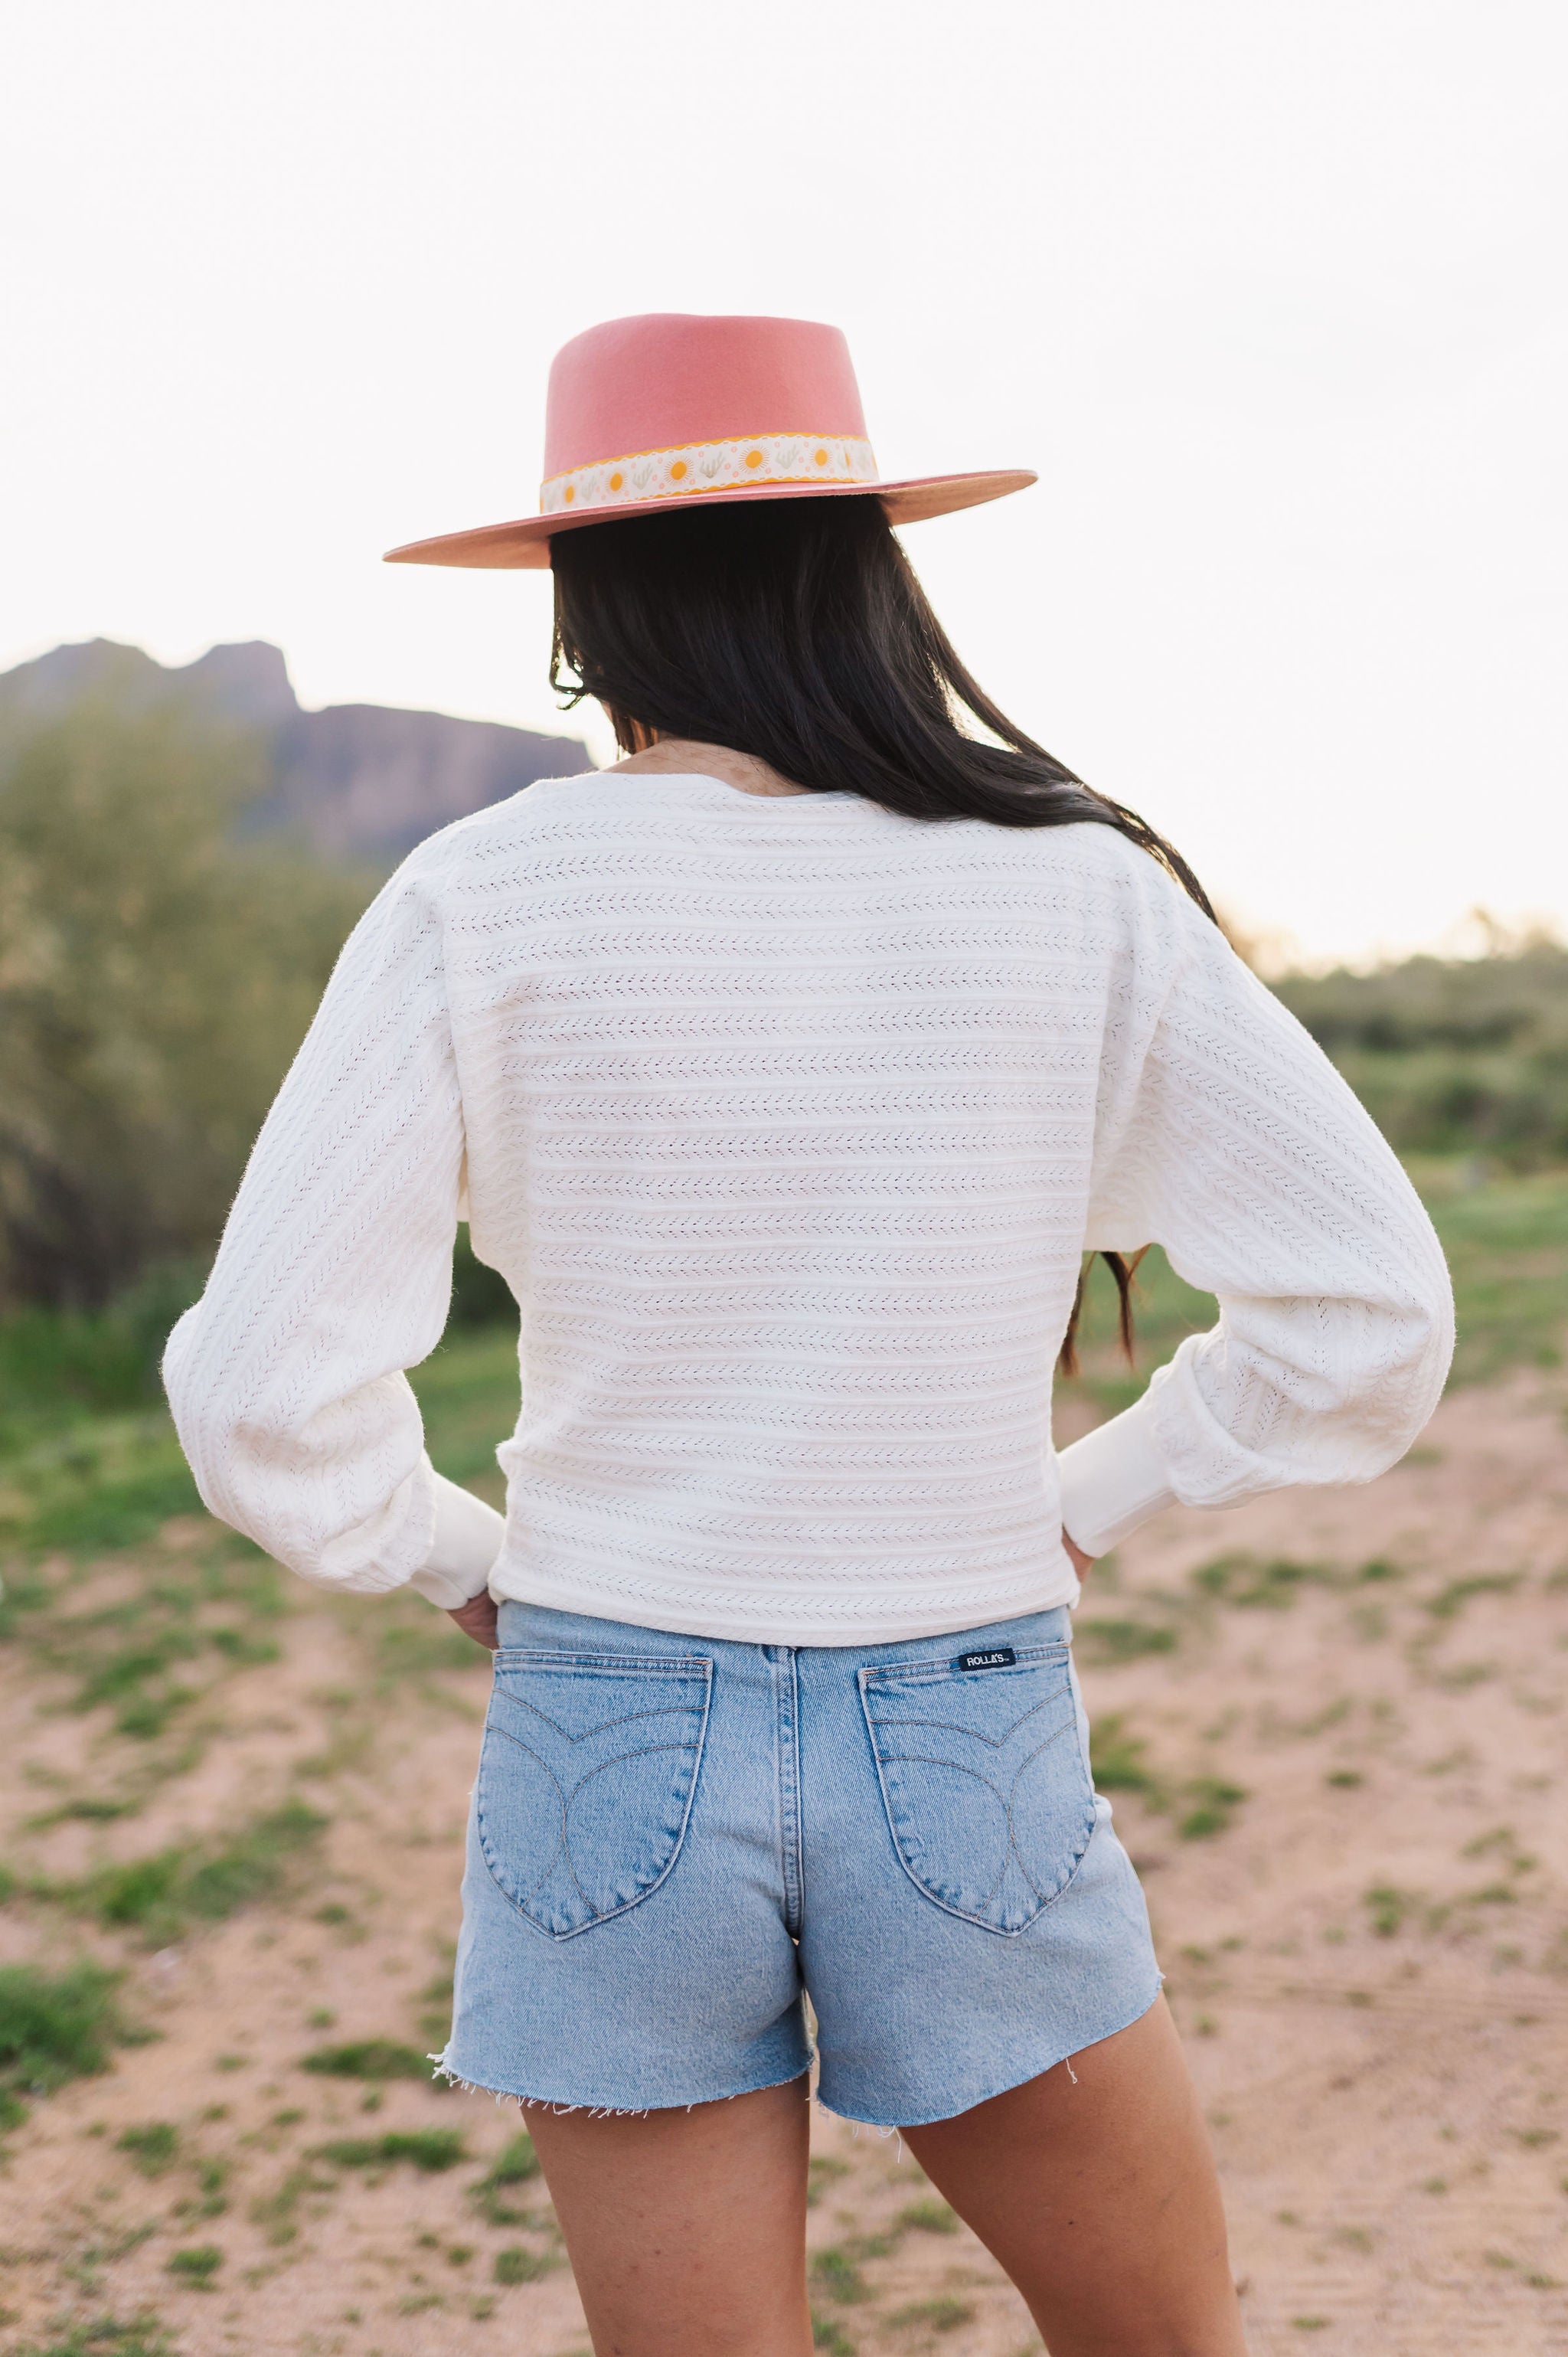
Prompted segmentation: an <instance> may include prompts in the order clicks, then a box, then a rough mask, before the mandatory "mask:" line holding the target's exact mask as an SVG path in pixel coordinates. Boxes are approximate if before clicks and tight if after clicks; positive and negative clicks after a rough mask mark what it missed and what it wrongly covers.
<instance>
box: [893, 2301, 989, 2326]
mask: <svg viewBox="0 0 1568 2357" xmlns="http://www.w3.org/2000/svg"><path fill="white" fill-rule="evenodd" d="M887 2321H888V2323H889V2324H890V2325H891V2326H892V2328H893V2330H894V2331H895V2332H908V2331H909V2330H912V2329H913V2328H914V2327H915V2326H916V2325H924V2326H925V2328H926V2330H928V2331H929V2332H956V2331H957V2330H958V2329H959V2326H960V2325H961V2324H972V2323H973V2321H974V2310H973V2309H972V2307H971V2306H970V2304H969V2302H968V2301H967V2300H966V2299H917V2300H912V2301H911V2302H910V2304H909V2306H908V2308H896V2309H894V2310H893V2313H892V2315H891V2316H890V2317H889V2318H888V2319H887Z"/></svg>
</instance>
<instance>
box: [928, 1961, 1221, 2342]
mask: <svg viewBox="0 0 1568 2357" xmlns="http://www.w3.org/2000/svg"><path fill="white" fill-rule="evenodd" d="M904 2135H905V2141H906V2142H907V2143H908V2146H909V2147H910V2150H911V2151H912V2152H913V2153H914V2155H915V2158H917V2160H918V2162H919V2164H920V2166H921V2168H922V2169H924V2170H925V2171H926V2174H927V2176H928V2177H929V2178H930V2179H931V2180H932V2182H933V2184H935V2185H936V2186H937V2187H938V2188H939V2190H940V2191H941V2192H943V2193H944V2194H946V2196H947V2198H948V2200H949V2201H950V2202H951V2203H952V2206H953V2208H954V2209H955V2210H956V2211H957V2212H958V2213H959V2215H960V2217H961V2218H963V2219H964V2220H965V2221H966V2222H968V2223H969V2224H970V2225H971V2226H972V2228H973V2229H974V2232H975V2233H977V2234H978V2235H979V2237H980V2239H981V2241H982V2242H983V2244H985V2246H986V2248H987V2249H988V2250H989V2251H990V2252H991V2253H992V2254H993V2256H994V2257H996V2258H997V2259H999V2260H1000V2262H1001V2264H1002V2265H1003V2266H1004V2267H1005V2268H1006V2270H1007V2273H1008V2274H1009V2275H1010V2276H1012V2278H1013V2281H1014V2282H1015V2284H1016V2285H1017V2287H1018V2288H1019V2290H1020V2291H1021V2292H1022V2293H1023V2295H1024V2298H1026V2300H1027V2301H1028V2303H1029V2307H1030V2309H1031V2311H1032V2312H1033V2315H1034V2318H1035V2321H1036V2324H1037V2325H1038V2326H1039V2328H1040V2332H1041V2335H1042V2337H1043V2339H1044V2341H1045V2342H1046V2346H1047V2349H1048V2350H1049V2351H1050V2357H1245V2351H1246V2343H1245V2341H1243V2339H1242V2336H1241V2320H1240V2313H1239V2311H1238V2309H1237V2305H1236V2293H1235V2287H1234V2286H1233V2284H1232V2282H1231V2279H1230V2259H1229V2257H1228V2255H1227V2252H1226V2247H1225V2217H1224V2212H1223V2211H1222V2210H1221V2208H1220V2202H1219V2180H1218V2179H1217V2178H1216V2175H1215V2171H1214V2161H1213V2157H1212V2155H1211V2153H1210V2151H1209V2147H1208V2134H1207V2132H1206V2130H1205V2128H1204V2125H1203V2121H1202V2118H1201V2116H1200V2115H1199V2113H1198V2108H1197V2095H1196V2093H1195V2091H1194V2089H1193V2084H1192V2081H1191V2079H1190V2078H1189V2077H1188V2075H1187V2063H1186V2061H1185V2060H1184V2058H1183V2055H1182V2051H1181V2047H1180V2045H1179V2043H1178V2041H1177V2039H1176V2027H1175V2024H1174V2023H1173V2022H1172V2020H1171V2018H1170V2013H1169V2011H1168V2009H1167V2007H1166V2005H1165V1999H1164V1998H1163V1997H1161V1998H1160V1999H1159V2000H1158V2001H1157V2002H1156V2003H1155V2005H1154V2007H1152V2008H1151V2009H1150V2011H1149V2012H1147V2013H1146V2014H1144V2017H1143V2018H1142V2020H1140V2021H1135V2022H1134V2023H1133V2025H1132V2027H1131V2028H1130V2029H1121V2030H1118V2031H1117V2032H1116V2034H1115V2035H1114V2037H1112V2038H1105V2039H1101V2041H1100V2042H1099V2044H1098V2045H1095V2046H1090V2047H1086V2048H1085V2049H1084V2050H1083V2052H1082V2053H1081V2054H1075V2055H1074V2056H1073V2058H1072V2066H1071V2075H1069V2071H1068V2068H1067V2066H1066V2065H1064V2064H1058V2066H1057V2068H1056V2069H1055V2070H1054V2071H1047V2072H1046V2073H1045V2074H1044V2076H1043V2077H1041V2078H1038V2079H1031V2080H1030V2081H1029V2082H1028V2083H1026V2085H1024V2086H1022V2087H1015V2088H1013V2089H1011V2090H1010V2091H1009V2093H1006V2094H1004V2095H997V2096H994V2097H993V2099H992V2101H991V2102H990V2103H987V2104H976V2105H975V2107H974V2109H973V2110H972V2111H969V2112H962V2113H961V2114H960V2115H959V2116H958V2118H957V2119H952V2120H940V2121H938V2122H937V2123H936V2124H935V2125H934V2126H929V2127H922V2128H907V2129H906V2130H905V2131H904Z"/></svg>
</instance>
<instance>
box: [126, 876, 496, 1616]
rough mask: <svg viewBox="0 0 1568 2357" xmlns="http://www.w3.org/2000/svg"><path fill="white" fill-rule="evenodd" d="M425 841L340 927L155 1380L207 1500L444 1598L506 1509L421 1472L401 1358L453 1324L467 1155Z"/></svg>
mask: <svg viewBox="0 0 1568 2357" xmlns="http://www.w3.org/2000/svg"><path fill="white" fill-rule="evenodd" d="M428 855H429V846H424V848H423V852H416V853H415V854H414V855H413V857H412V858H411V859H410V860H408V861H407V862H405V864H404V866H403V867H402V868H401V869H400V870H399V871H398V873H397V874H396V875H395V876H394V877H392V880H391V882H390V883H389V884H387V886H386V887H385V888H384V889H383V890H382V891H381V893H380V894H379V895H378V897H377V898H376V899H375V900H374V901H373V902H372V903H371V907H370V908H369V909H367V910H366V912H365V914H364V916H363V917H362V918H361V919H360V922H359V924H358V925H357V926H356V927H355V929H354V931H353V933H352V934H351V936H350V937H349V942H348V943H347V944H346V946H345V948H344V950H343V952H342V955H341V956H340V957H339V959H338V964H337V966H336V968H335V970H334V972H333V975H332V979H331V981H330V983H329V984H328V988H327V992H326V996H324V998H323V1000H322V1003H321V1006H320V1007H319V1009H318V1010H317V1016H316V1019H315V1021H314V1022H313V1023H312V1025H311V1027H310V1029H309V1032H308V1033H307V1035H306V1039H305V1042H304V1045H303V1046H302V1047H301V1049H300V1050H299V1054H298V1056H297V1057H296V1058H295V1063H294V1066H293V1068H292V1070H291V1071H290V1072H289V1074H288V1077H287V1079H286V1080H285V1082H284V1085H283V1088H282V1090H281V1092H279V1095H278V1098H277V1101H276V1103H274V1106H273V1109H272V1111H271V1113H270V1114H268V1116H267V1119H266V1122H265V1124H264V1125H263V1129H262V1133H261V1135H260V1136H259V1137H258V1139H257V1141H256V1145H255V1147H254V1150H253V1152H252V1156H251V1159H250V1163H249V1166H248V1168H247V1169H246V1172H245V1176H244V1179H243V1180H242V1183H241V1187H240V1191H239V1193H238V1195H237V1196H236V1198H235V1200H234V1205H233V1209H232V1211H231V1213H230V1216H229V1221H228V1224H227V1226H226V1228H225V1230H224V1234H223V1241H222V1243H221V1245H220V1249H219V1253H218V1257H217V1260H216V1262H215V1263H214V1265H213V1268H212V1274H211V1276H210V1278H209V1282H208V1285H207V1289H206V1291H205V1293H204V1294H203V1296H202V1297H201V1299H200V1300H199V1302H198V1303H197V1304H196V1307H195V1308H193V1309H190V1310H188V1311H187V1313H186V1315H185V1316H184V1317H183V1318H181V1319H180V1321H179V1323H178V1325H177V1327H176V1328H175V1329H174V1332H173V1334H172V1335H171V1336H170V1338H169V1342H168V1347H167V1350H166V1353H165V1358H164V1380H165V1383H166V1388H167V1391H168V1396H169V1402H170V1405H171V1406H172V1408H173V1411H174V1420H175V1425H176V1427H177V1431H178V1434H179V1437H180V1442H181V1445H182V1446H183V1448H184V1449H185V1452H186V1455H187V1457H188V1458H189V1460H190V1466H191V1469H192V1471H193V1472H194V1474H195V1476H196V1481H197V1487H198V1488H199V1491H200V1492H201V1495H202V1498H203V1500H204V1501H205V1502H206V1504H207V1505H208V1506H209V1509H210V1510H211V1512H213V1513H214V1514H217V1515H218V1516H219V1517H220V1519H221V1520H222V1521H224V1522H226V1523H231V1524H232V1525H233V1527H234V1528H235V1529H236V1530H240V1531H243V1532H244V1533H245V1534H247V1536H249V1537H251V1538H252V1539H254V1540H255V1542H256V1543H257V1544H258V1545H259V1546H262V1547H264V1548H265V1549H266V1551H267V1553H268V1554H269V1555H275V1556H276V1557H277V1558H278V1560H279V1561H280V1562H281V1563H284V1564H286V1565H287V1566H289V1567H290V1568H291V1569H292V1570H294V1571H296V1572H298V1573H300V1574H301V1575H302V1576H303V1577H305V1578H306V1579H309V1580H314V1581H316V1582H317V1583H318V1584H319V1585H320V1586H322V1587H331V1588H340V1589H346V1590H352V1591H357V1592H361V1593H373V1592H376V1591H378V1590H381V1589H385V1588H392V1587H399V1586H401V1585H402V1584H403V1583H404V1582H405V1581H409V1580H412V1581H413V1582H414V1584H415V1585H417V1586H418V1587H420V1588H421V1589H422V1590H423V1592H424V1594H426V1595H427V1596H429V1597H430V1598H431V1599H432V1600H433V1601H434V1602H435V1603H438V1604H443V1605H456V1604H460V1603H463V1602H465V1601H466V1600H467V1598H469V1597H471V1596H474V1595H477V1594H478V1592H479V1591H480V1590H481V1589H482V1588H483V1587H484V1586H485V1584H486V1581H487V1578H488V1576H489V1569H490V1566H491V1565H492V1564H493V1562H494V1560H495V1557H496V1555H498V1553H499V1547H500V1541H501V1535H502V1532H503V1529H504V1524H503V1522H502V1518H501V1517H500V1515H499V1514H498V1513H497V1512H495V1511H494V1509H493V1508H492V1507H489V1506H487V1505H485V1504H484V1503H483V1502H482V1501H480V1500H479V1499H478V1498H476V1497H474V1496H473V1494H472V1493H471V1492H470V1491H467V1490H462V1489H459V1488H457V1487H456V1484H454V1483H452V1482H449V1481H446V1480H443V1479H442V1477H441V1476H440V1475H438V1474H437V1473H436V1472H435V1469H434V1468H433V1466H432V1465H431V1463H430V1459H429V1458H428V1456H427V1455H426V1454H425V1450H424V1430H423V1426H422V1424H421V1419H420V1414H419V1407H418V1404H417V1402H416V1401H415V1399H414V1396H413V1390H412V1389H411V1387H410V1385H409V1383H408V1380H407V1377H406V1375H405V1374H404V1372H403V1370H404V1369H405V1368H407V1367H411V1366H414V1365H417V1364H418V1362H419V1361H420V1360H422V1359H424V1358H425V1357H426V1356H427V1355H428V1354H429V1352H430V1351H432V1350H433V1349H434V1348H435V1344H436V1342H437V1341H438V1340H440V1337H441V1331H442V1329H443V1327H444V1326H445V1324H446V1312H447V1307H448V1303H449V1300H450V1296H451V1283H452V1248H453V1243H454V1241H455V1238H456V1223H457V1218H458V1207H459V1197H460V1191H461V1188H462V1184H463V1171H464V1140H463V1114H462V1100H461V1096H460V1093H459V1090H458V1085H457V1072H456V1059H455V1056H454V1052H453V1045H452V1037H451V1030H450V1026H449V1023H448V1019H447V1007H446V981H445V974H444V966H443V953H442V928H441V923H440V920H439V916H438V912H437V910H436V909H435V905H434V902H433V899H432V895H431V892H430V889H429V886H428V881H427V877H428V873H429V864H428Z"/></svg>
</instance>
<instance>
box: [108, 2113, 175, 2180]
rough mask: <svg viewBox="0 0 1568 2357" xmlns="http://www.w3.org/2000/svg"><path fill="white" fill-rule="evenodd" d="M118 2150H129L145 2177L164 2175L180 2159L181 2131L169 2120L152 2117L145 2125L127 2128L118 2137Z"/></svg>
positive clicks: (127, 2151) (116, 2143)
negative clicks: (172, 2125)
mask: <svg viewBox="0 0 1568 2357" xmlns="http://www.w3.org/2000/svg"><path fill="white" fill-rule="evenodd" d="M114 2149H115V2151H116V2152H124V2153H128V2154H129V2155H130V2157H131V2163H132V2166H133V2168H135V2169H140V2170H141V2172H142V2175H143V2176H144V2177H162V2176H163V2175H164V2173H165V2171H166V2170H167V2169H172V2168H173V2167H174V2165H175V2162H176V2161H177V2159H178V2158H179V2130H178V2129H177V2128H176V2127H171V2126H170V2125H169V2123H168V2121H167V2120H151V2121H149V2122H148V2124H147V2125H146V2126H145V2127H140V2128H127V2129H126V2130H125V2131H124V2135H122V2136H116V2137H115V2139H114Z"/></svg>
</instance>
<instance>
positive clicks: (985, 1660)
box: [953, 1645, 1018, 1670]
mask: <svg viewBox="0 0 1568 2357" xmlns="http://www.w3.org/2000/svg"><path fill="white" fill-rule="evenodd" d="M1017 1658H1018V1656H1017V1654H1016V1653H1015V1652H1014V1651H1013V1648H1012V1646H1011V1645H993V1646H992V1647H991V1648H990V1649H989V1651H988V1652H983V1653H961V1654H960V1655H959V1657H958V1659H957V1661H956V1662H955V1663H953V1667H954V1669H955V1670H1010V1669H1011V1668H1012V1667H1013V1664H1014V1663H1015V1661H1016V1660H1017Z"/></svg>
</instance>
